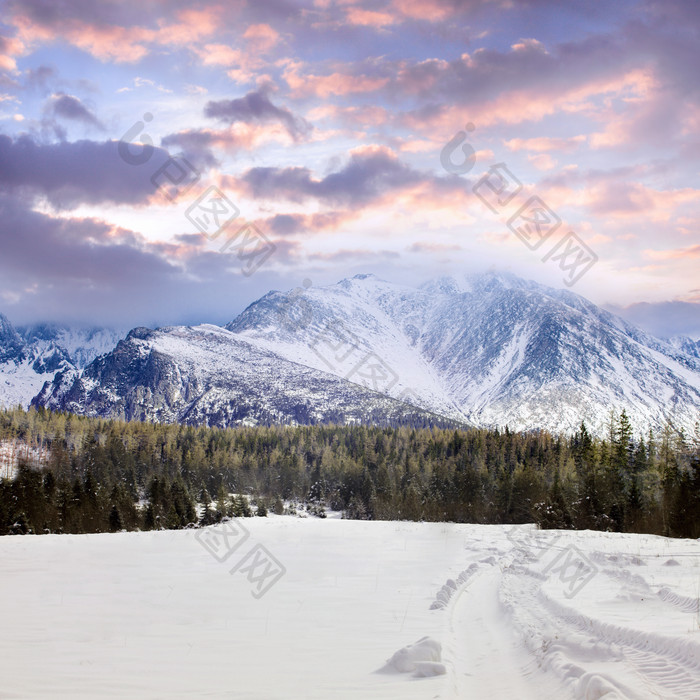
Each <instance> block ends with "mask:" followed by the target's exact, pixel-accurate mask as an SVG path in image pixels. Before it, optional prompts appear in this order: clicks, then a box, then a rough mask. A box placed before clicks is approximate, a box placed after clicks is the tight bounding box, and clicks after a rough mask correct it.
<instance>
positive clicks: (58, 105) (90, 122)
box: [48, 92, 104, 130]
mask: <svg viewBox="0 0 700 700" xmlns="http://www.w3.org/2000/svg"><path fill="white" fill-rule="evenodd" d="M48 108H49V112H50V113H51V114H53V116H55V117H60V118H62V119H68V120H71V121H77V122H81V123H82V124H85V125H87V126H92V127H95V128H96V129H100V130H104V126H103V125H102V123H101V122H100V121H99V119H98V118H97V117H96V116H95V115H94V114H93V113H92V112H91V111H90V110H89V109H87V107H85V105H84V104H83V103H82V102H81V101H80V100H79V99H78V98H77V97H74V96H73V95H66V94H65V93H63V92H58V93H56V94H55V95H53V97H52V98H51V101H50V103H49V106H48Z"/></svg>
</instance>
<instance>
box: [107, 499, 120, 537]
mask: <svg viewBox="0 0 700 700" xmlns="http://www.w3.org/2000/svg"><path fill="white" fill-rule="evenodd" d="M122 529H123V525H122V516H121V515H120V514H119V509H118V508H117V506H116V505H113V506H112V510H110V511H109V530H110V532H119V531H120V530H122Z"/></svg>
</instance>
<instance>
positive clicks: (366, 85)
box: [283, 61, 390, 98]
mask: <svg viewBox="0 0 700 700" xmlns="http://www.w3.org/2000/svg"><path fill="white" fill-rule="evenodd" d="M360 70H361V69H360V68H359V67H353V68H352V69H350V68H349V67H348V69H347V71H343V72H341V71H336V72H334V73H330V74H328V75H314V74H312V73H311V72H310V71H309V70H308V68H307V67H306V66H304V65H303V64H302V63H300V62H298V61H289V62H288V65H287V66H286V68H285V70H284V73H283V77H284V79H285V81H286V82H287V85H289V87H290V88H291V90H292V95H293V96H294V97H304V96H308V95H315V96H316V97H323V98H327V97H330V96H331V95H349V94H352V93H364V92H376V91H377V90H379V89H381V88H383V87H385V86H386V85H387V84H388V83H389V80H390V79H389V77H385V76H372V75H365V74H362V73H361V72H360Z"/></svg>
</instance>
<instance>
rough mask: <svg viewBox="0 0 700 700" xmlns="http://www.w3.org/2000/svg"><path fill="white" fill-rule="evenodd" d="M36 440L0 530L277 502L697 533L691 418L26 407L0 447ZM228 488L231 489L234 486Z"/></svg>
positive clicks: (696, 452) (9, 489) (84, 528)
mask: <svg viewBox="0 0 700 700" xmlns="http://www.w3.org/2000/svg"><path fill="white" fill-rule="evenodd" d="M9 440H19V441H22V442H23V443H26V444H28V445H29V446H31V447H38V448H42V449H43V450H44V451H45V452H44V454H46V455H47V457H46V460H45V463H44V464H42V465H38V466H37V465H32V464H29V463H23V462H20V464H19V465H18V468H17V470H16V473H15V475H14V478H12V479H2V480H0V534H12V533H46V532H51V533H83V532H106V531H118V530H137V529H140V530H144V529H145V530H148V529H156V528H167V529H177V528H182V527H187V526H196V525H200V524H208V523H212V522H216V521H217V520H220V519H221V518H223V517H226V516H240V517H245V516H248V515H252V514H254V513H256V514H258V515H265V514H266V513H267V511H268V509H272V510H274V511H275V512H278V513H279V512H283V510H284V507H285V505H284V504H285V502H287V503H289V502H297V503H300V504H303V506H304V507H306V508H307V509H308V510H310V511H311V512H312V513H316V514H321V515H323V513H324V509H325V508H327V507H329V508H332V509H334V510H342V511H344V514H345V517H348V518H359V519H381V520H394V519H400V520H429V521H452V522H475V523H523V522H536V523H538V524H539V525H540V526H541V527H543V528H571V529H597V530H609V531H617V532H645V533H651V534H659V535H668V536H674V537H693V538H697V537H700V427H698V426H696V430H695V432H694V433H693V434H691V435H688V434H686V433H684V432H683V431H682V430H676V429H674V427H673V426H672V425H671V424H670V423H669V424H667V425H666V426H665V427H664V428H663V430H661V431H659V432H658V433H653V432H651V431H650V432H649V433H647V434H646V435H644V436H639V435H635V434H634V429H633V426H632V424H631V423H630V421H629V419H628V417H627V414H626V412H625V411H622V412H621V413H620V414H619V415H618V414H615V413H614V412H613V413H611V415H610V419H609V430H608V432H607V435H606V436H605V437H604V438H599V437H593V436H591V435H590V434H589V432H588V430H587V429H586V426H585V425H584V424H581V426H580V428H579V430H578V431H577V432H576V433H575V434H574V435H572V436H570V437H564V436H557V435H552V434H550V433H548V432H546V431H533V432H512V431H510V430H508V429H505V430H495V429H494V430H487V429H476V428H474V429H464V430H460V429H451V428H449V429H448V428H437V427H433V428H412V427H409V426H403V427H373V426H367V425H365V426H336V425H314V426H297V427H290V426H259V427H239V428H228V429H220V428H209V427H192V426H184V425H163V424H154V423H141V422H123V421H118V420H106V419H100V418H88V417H82V416H75V415H72V414H68V413H59V412H51V411H47V410H45V409H43V408H40V409H38V410H35V409H30V410H29V411H23V410H21V409H19V408H18V409H13V410H5V411H1V412H0V443H2V442H3V441H9ZM232 494H235V495H232Z"/></svg>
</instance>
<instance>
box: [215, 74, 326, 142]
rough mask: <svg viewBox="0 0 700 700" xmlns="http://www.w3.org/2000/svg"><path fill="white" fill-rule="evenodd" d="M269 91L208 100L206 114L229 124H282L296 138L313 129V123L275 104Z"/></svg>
mask: <svg viewBox="0 0 700 700" xmlns="http://www.w3.org/2000/svg"><path fill="white" fill-rule="evenodd" d="M269 92H270V88H269V87H262V88H260V89H259V90H255V91H253V92H249V93H248V94H247V95H244V96H243V97H238V98H236V99H233V100H216V101H211V102H207V104H206V106H205V108H204V114H205V116H207V117H210V118H212V119H218V120H219V121H223V122H226V123H228V124H233V123H235V122H246V123H254V124H270V123H278V124H282V125H283V126H284V127H285V128H286V129H287V132H288V133H289V135H290V136H291V137H292V138H293V139H294V140H298V139H299V138H301V137H302V136H305V135H306V134H308V133H309V131H311V129H312V127H311V125H310V124H309V123H308V122H307V121H306V120H304V119H302V118H301V117H298V116H295V115H294V114H292V112H290V111H289V110H288V109H286V108H284V107H277V106H276V105H274V104H273V103H272V102H271V101H270V98H269V97H268V94H269Z"/></svg>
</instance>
